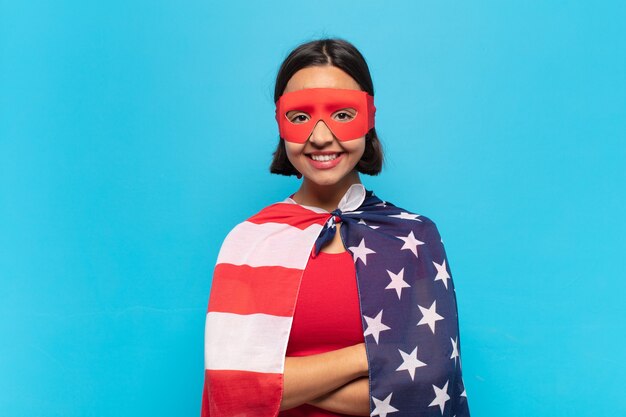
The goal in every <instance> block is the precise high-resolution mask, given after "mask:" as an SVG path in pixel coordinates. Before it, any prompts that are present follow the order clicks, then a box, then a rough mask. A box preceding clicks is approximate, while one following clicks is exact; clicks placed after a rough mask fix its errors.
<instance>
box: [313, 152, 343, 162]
mask: <svg viewBox="0 0 626 417" xmlns="http://www.w3.org/2000/svg"><path fill="white" fill-rule="evenodd" d="M338 155H339V154H336V153H334V154H332V155H313V154H312V155H311V159H313V160H315V161H332V160H333V159H335V158H337V156H338Z"/></svg>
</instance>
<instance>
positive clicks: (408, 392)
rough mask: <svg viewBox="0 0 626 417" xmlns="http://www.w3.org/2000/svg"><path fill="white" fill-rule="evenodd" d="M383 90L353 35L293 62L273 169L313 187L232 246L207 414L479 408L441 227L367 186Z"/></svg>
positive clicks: (221, 259) (278, 94) (414, 412)
mask: <svg viewBox="0 0 626 417" xmlns="http://www.w3.org/2000/svg"><path fill="white" fill-rule="evenodd" d="M373 96H374V88H373V84H372V79H371V76H370V73H369V69H368V66H367V64H366V61H365V59H364V58H363V56H362V55H361V53H360V52H359V51H358V50H357V49H356V48H355V47H354V46H353V45H352V44H350V43H349V42H347V41H345V40H341V39H321V40H317V41H312V42H308V43H305V44H302V45H300V46H298V47H297V48H296V49H294V50H293V51H292V52H291V53H290V54H289V55H288V57H287V58H286V59H285V61H284V62H283V64H282V65H281V67H280V69H279V72H278V76H277V79H276V86H275V93H274V99H275V100H274V101H275V102H276V120H277V123H278V127H279V133H280V139H279V143H278V147H277V149H276V151H275V152H274V159H273V161H272V165H271V168H270V171H271V172H272V173H276V174H282V175H297V176H298V178H302V183H301V185H300V188H299V189H298V190H297V191H296V192H295V193H293V194H292V195H291V196H289V197H287V198H286V199H285V200H283V201H281V202H278V203H275V204H272V205H270V206H268V207H266V208H264V209H263V210H261V211H260V212H258V213H257V214H255V215H254V216H252V217H250V218H249V219H247V220H246V221H244V222H242V223H240V224H239V225H237V226H236V227H235V228H234V229H233V230H232V231H231V232H230V233H229V235H228V236H227V237H226V239H225V241H224V243H223V245H222V247H221V249H220V253H219V255H218V260H217V265H216V267H215V271H214V274H213V284H212V288H211V296H210V299H209V307H208V312H207V322H206V341H205V386H204V391H203V401H202V415H203V416H205V417H206V416H212V417H217V416H259V417H260V416H277V415H278V416H282V417H296V416H316V417H329V416H345V415H362V416H367V415H371V416H376V415H380V416H383V417H384V416H386V415H388V414H392V415H393V416H394V417H399V416H405V415H406V416H408V415H411V416H427V415H428V416H430V415H433V416H435V415H437V416H439V415H441V416H443V415H445V416H454V415H456V416H457V417H462V416H469V408H468V405H467V397H466V395H465V389H464V386H463V380H462V374H461V364H460V340H459V332H458V317H457V307H456V296H455V293H454V286H453V283H452V279H451V275H450V269H449V265H448V264H447V259H446V255H445V251H444V249H443V244H442V241H441V237H440V236H439V233H438V231H437V228H436V226H435V224H434V223H433V222H432V220H430V219H429V218H427V217H425V216H420V215H418V214H414V213H412V212H409V211H407V210H405V209H402V208H399V207H397V206H395V205H394V204H392V203H390V202H386V201H384V200H381V199H380V198H378V197H377V196H375V195H374V193H373V192H372V191H370V190H367V189H366V188H365V187H364V186H363V184H362V183H361V178H360V173H364V174H368V175H377V174H379V173H380V171H381V169H382V164H383V152H382V147H381V144H380V141H379V139H378V136H377V134H376V130H375V128H374V115H375V110H376V108H375V106H374V101H373V100H374V99H373ZM408 186H409V187H410V191H412V192H419V191H418V190H415V189H414V188H413V187H411V185H408Z"/></svg>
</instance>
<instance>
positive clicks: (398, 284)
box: [385, 268, 411, 300]
mask: <svg viewBox="0 0 626 417" xmlns="http://www.w3.org/2000/svg"><path fill="white" fill-rule="evenodd" d="M387 273H388V274H389V278H391V282H390V283H389V285H387V286H386V287H385V289H386V290H396V293H398V300H400V296H401V295H402V288H409V287H411V286H410V285H409V284H407V282H406V281H405V280H404V268H402V269H401V270H400V272H398V273H397V274H394V273H393V272H391V271H389V270H387Z"/></svg>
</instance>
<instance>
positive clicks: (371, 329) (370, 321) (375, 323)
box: [363, 310, 391, 344]
mask: <svg viewBox="0 0 626 417" xmlns="http://www.w3.org/2000/svg"><path fill="white" fill-rule="evenodd" d="M363 317H364V318H365V321H366V322H367V329H365V332H363V337H365V336H367V335H368V334H371V335H372V336H373V337H374V340H375V341H376V344H378V336H379V335H380V332H383V331H385V330H389V329H391V327H389V326H387V325H385V324H383V322H382V319H383V311H382V310H380V312H379V313H378V314H377V315H376V317H374V318H371V317H367V316H365V315H364V316H363Z"/></svg>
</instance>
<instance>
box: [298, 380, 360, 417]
mask: <svg viewBox="0 0 626 417" xmlns="http://www.w3.org/2000/svg"><path fill="white" fill-rule="evenodd" d="M309 404H311V405H314V406H316V407H319V408H323V409H324V410H328V411H332V412H334V413H342V414H349V415H351V416H369V415H370V383H369V378H368V377H361V378H358V379H355V380H353V381H351V382H348V383H347V384H346V385H344V386H342V387H340V388H337V389H336V390H334V391H332V392H329V393H328V394H324V395H322V396H321V397H318V398H316V399H314V400H311V401H309Z"/></svg>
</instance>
